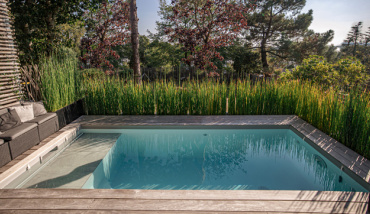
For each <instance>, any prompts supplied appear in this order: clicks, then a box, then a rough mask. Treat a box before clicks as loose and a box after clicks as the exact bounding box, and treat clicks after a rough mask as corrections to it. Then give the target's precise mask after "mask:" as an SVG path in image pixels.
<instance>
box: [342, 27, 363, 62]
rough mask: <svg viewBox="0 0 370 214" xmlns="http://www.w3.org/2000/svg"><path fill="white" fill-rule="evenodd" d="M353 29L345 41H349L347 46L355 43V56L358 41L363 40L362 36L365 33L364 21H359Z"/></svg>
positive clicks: (353, 53) (353, 54)
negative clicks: (362, 30)
mask: <svg viewBox="0 0 370 214" xmlns="http://www.w3.org/2000/svg"><path fill="white" fill-rule="evenodd" d="M351 29H352V30H351V31H350V32H349V33H348V35H347V39H346V40H345V41H344V42H345V43H347V46H349V45H353V52H352V56H355V55H356V48H357V45H358V42H360V41H361V38H362V36H363V34H362V33H361V29H362V22H358V23H357V24H356V25H354V26H352V27H351Z"/></svg>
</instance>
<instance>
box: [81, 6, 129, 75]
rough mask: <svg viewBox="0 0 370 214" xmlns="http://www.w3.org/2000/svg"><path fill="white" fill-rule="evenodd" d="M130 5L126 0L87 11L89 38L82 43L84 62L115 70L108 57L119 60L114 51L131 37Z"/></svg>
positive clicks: (95, 66) (85, 38)
mask: <svg viewBox="0 0 370 214" xmlns="http://www.w3.org/2000/svg"><path fill="white" fill-rule="evenodd" d="M128 14H129V5H128V3H127V2H125V1H124V0H116V1H114V2H109V1H104V2H103V3H102V4H101V5H100V8H99V9H98V10H97V11H95V10H90V11H87V12H86V14H85V19H86V20H87V21H86V22H87V23H88V30H87V34H86V35H87V36H86V37H84V38H83V39H82V41H81V49H82V51H83V53H84V54H83V57H82V58H81V60H82V62H83V63H84V64H85V65H90V66H91V67H94V68H100V67H102V68H104V69H105V70H110V69H113V65H112V64H111V63H110V61H109V60H108V57H115V58H116V59H119V58H120V56H119V55H118V54H117V53H116V51H115V50H114V49H113V47H115V46H119V45H123V44H125V43H126V42H127V41H128V40H127V38H128V37H129V16H128Z"/></svg>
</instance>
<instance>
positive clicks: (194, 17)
mask: <svg viewBox="0 0 370 214" xmlns="http://www.w3.org/2000/svg"><path fill="white" fill-rule="evenodd" d="M162 8H164V9H166V11H167V12H169V14H168V13H165V12H163V11H162V13H160V15H162V19H165V20H164V22H165V23H166V25H167V26H166V27H165V29H164V32H165V34H166V35H167V36H168V37H169V38H170V40H169V41H170V42H175V41H176V42H178V43H179V44H181V45H182V48H183V51H184V52H185V57H184V59H183V61H184V62H186V63H187V64H188V65H194V66H195V67H197V68H199V69H201V70H203V69H206V68H212V69H216V66H215V65H214V64H213V62H212V59H215V58H217V59H220V60H223V57H222V56H221V55H220V53H219V52H218V51H217V49H218V48H220V47H224V46H228V45H230V44H231V42H232V41H233V40H234V39H235V38H237V36H238V35H239V34H240V32H241V30H242V29H243V28H246V26H247V20H246V17H245V14H246V13H248V12H249V10H250V8H251V7H250V6H249V5H248V6H246V5H243V4H241V3H240V2H238V1H232V0H201V1H199V0H191V1H186V0H173V1H172V3H171V6H168V7H164V6H163V7H162Z"/></svg>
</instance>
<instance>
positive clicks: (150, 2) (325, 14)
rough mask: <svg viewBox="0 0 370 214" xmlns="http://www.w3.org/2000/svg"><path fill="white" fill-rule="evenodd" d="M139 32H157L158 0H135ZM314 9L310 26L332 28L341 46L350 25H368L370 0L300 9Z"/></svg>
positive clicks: (315, 0) (323, 1)
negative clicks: (360, 22)
mask: <svg viewBox="0 0 370 214" xmlns="http://www.w3.org/2000/svg"><path fill="white" fill-rule="evenodd" d="M137 7H138V17H139V33H140V34H141V35H148V33H147V30H149V31H151V32H152V33H154V32H156V30H155V28H156V25H155V22H156V21H159V16H158V10H159V0H137ZM310 9H312V10H313V22H312V24H311V26H310V29H312V30H314V31H315V32H318V33H324V32H326V31H328V30H330V29H332V30H334V39H333V41H332V42H331V43H332V44H334V45H340V44H341V43H342V42H343V40H345V38H346V37H347V34H348V32H349V31H350V30H351V26H353V25H354V24H357V23H358V22H359V21H362V22H363V23H364V24H363V28H362V32H363V33H364V32H366V31H367V29H368V27H370V0H306V6H305V7H304V8H303V10H302V12H307V11H308V10H310Z"/></svg>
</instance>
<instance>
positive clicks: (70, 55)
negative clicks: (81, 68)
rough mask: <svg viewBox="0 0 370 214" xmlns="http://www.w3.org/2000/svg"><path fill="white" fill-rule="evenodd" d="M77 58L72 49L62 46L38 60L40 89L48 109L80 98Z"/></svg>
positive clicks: (52, 109)
mask: <svg viewBox="0 0 370 214" xmlns="http://www.w3.org/2000/svg"><path fill="white" fill-rule="evenodd" d="M77 65H78V60H77V57H76V53H75V52H74V51H73V50H72V49H68V48H62V49H59V50H56V51H54V52H53V53H52V54H51V55H50V56H49V57H47V56H45V57H43V58H41V60H40V65H39V69H40V84H39V85H40V90H41V94H42V99H43V101H44V104H45V107H46V109H47V110H48V111H56V110H58V109H60V108H62V107H65V106H67V105H69V104H71V103H73V102H75V101H76V100H77V99H78V98H80V96H81V95H80V90H81V87H80V85H79V81H80V78H79V75H78V71H77Z"/></svg>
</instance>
